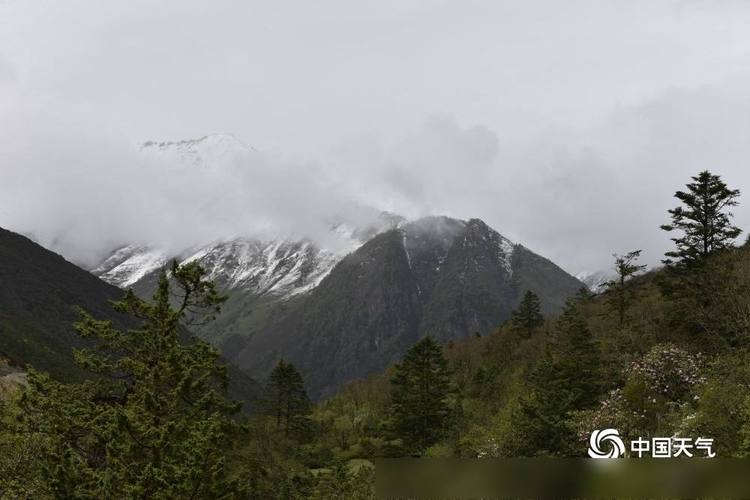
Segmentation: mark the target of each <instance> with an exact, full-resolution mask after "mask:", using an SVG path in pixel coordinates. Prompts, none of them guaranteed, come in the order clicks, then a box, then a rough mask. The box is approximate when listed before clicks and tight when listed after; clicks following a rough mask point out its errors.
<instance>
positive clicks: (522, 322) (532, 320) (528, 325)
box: [511, 290, 544, 337]
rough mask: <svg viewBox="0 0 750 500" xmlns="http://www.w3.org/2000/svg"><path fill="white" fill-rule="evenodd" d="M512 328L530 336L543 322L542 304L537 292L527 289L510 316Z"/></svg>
mask: <svg viewBox="0 0 750 500" xmlns="http://www.w3.org/2000/svg"><path fill="white" fill-rule="evenodd" d="M511 322H512V325H513V328H514V329H516V330H517V331H519V332H521V333H522V334H523V335H524V336H525V337H531V335H532V334H533V333H534V331H535V330H536V329H537V328H539V327H541V326H542V325H543V324H544V316H542V305H541V302H540V301H539V297H538V296H537V294H535V293H534V292H532V291H531V290H528V291H527V292H526V293H525V294H524V296H523V299H522V300H521V303H520V304H519V306H518V309H517V310H516V311H513V314H512V316H511Z"/></svg>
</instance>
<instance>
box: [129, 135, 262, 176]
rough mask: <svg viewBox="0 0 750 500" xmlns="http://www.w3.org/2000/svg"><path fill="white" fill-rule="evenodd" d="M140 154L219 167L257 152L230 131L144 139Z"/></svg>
mask: <svg viewBox="0 0 750 500" xmlns="http://www.w3.org/2000/svg"><path fill="white" fill-rule="evenodd" d="M140 151H141V154H143V155H144V156H145V157H147V158H149V159H151V160H155V161H157V162H176V163H182V164H186V165H192V166H196V167H207V168H210V167H213V166H221V165H225V164H227V163H234V162H242V161H246V160H247V159H248V158H249V157H252V156H253V155H257V153H258V152H257V151H256V150H255V149H254V148H252V147H250V146H248V145H247V144H245V143H243V142H242V141H240V140H239V139H237V138H236V137H235V136H233V135H232V134H211V135H206V136H203V137H200V138H198V139H188V140H183V141H160V142H157V141H146V142H144V143H143V144H142V145H141V148H140Z"/></svg>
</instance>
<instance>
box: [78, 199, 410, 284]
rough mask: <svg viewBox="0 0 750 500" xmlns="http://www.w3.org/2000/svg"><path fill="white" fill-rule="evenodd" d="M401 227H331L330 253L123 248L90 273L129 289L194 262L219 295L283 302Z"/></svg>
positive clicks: (266, 246) (256, 243) (295, 245)
mask: <svg viewBox="0 0 750 500" xmlns="http://www.w3.org/2000/svg"><path fill="white" fill-rule="evenodd" d="M402 222H403V219H402V218H399V217H397V216H395V215H393V214H390V213H383V214H381V216H379V217H378V218H376V219H375V220H374V221H373V222H372V223H371V224H368V225H365V226H362V227H358V228H352V227H349V226H347V225H345V224H337V225H334V226H332V227H331V238H332V239H336V240H337V244H336V245H335V247H336V249H335V250H330V249H326V248H321V247H320V246H318V245H317V244H315V243H314V242H312V241H310V240H309V239H302V240H289V239H284V238H279V239H271V240H261V239H257V238H251V237H243V238H233V239H231V240H228V241H221V242H212V243H209V244H207V245H204V246H201V247H193V248H186V249H184V250H182V251H180V252H177V253H172V254H170V253H169V252H167V251H165V250H162V249H159V248H154V247H148V246H141V245H126V246H123V247H122V248H119V249H117V250H115V251H114V253H112V255H110V256H109V257H107V258H106V259H105V260H104V261H103V262H102V263H101V264H99V265H98V266H97V267H96V268H94V269H92V273H93V274H95V275H96V276H99V277H100V278H102V279H103V280H104V281H107V282H108V283H111V284H113V285H116V286H119V287H120V288H129V287H133V286H136V285H137V284H138V283H139V282H141V281H143V280H145V279H148V278H149V277H152V276H153V275H154V274H155V273H157V272H159V271H160V270H161V269H163V268H164V267H165V266H167V265H168V264H169V262H170V261H171V260H172V259H173V258H176V259H177V260H178V261H180V262H183V263H188V262H193V261H197V262H199V263H200V264H201V266H202V267H203V268H204V269H206V270H207V272H208V277H209V278H210V279H212V280H215V281H216V282H217V283H218V284H219V285H220V286H221V287H222V288H224V289H227V290H237V289H239V290H242V291H243V292H249V293H253V294H255V295H276V296H281V297H285V298H288V297H292V296H294V295H297V294H299V293H304V292H307V291H309V290H311V289H312V288H314V287H315V286H317V285H318V284H319V283H320V281H321V280H322V279H323V278H325V277H326V276H327V275H328V273H329V272H330V271H331V269H332V268H333V266H334V265H336V263H337V262H338V261H339V260H341V259H342V258H343V257H344V256H345V255H347V254H349V253H351V252H353V251H354V250H356V249H357V248H359V247H360V246H361V245H363V244H364V243H365V242H366V241H367V240H369V239H370V238H372V237H373V236H375V235H376V234H378V233H380V232H382V231H386V230H388V229H392V228H395V227H398V225H399V224H401V223H402Z"/></svg>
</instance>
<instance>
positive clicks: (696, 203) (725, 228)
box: [661, 170, 742, 267]
mask: <svg viewBox="0 0 750 500" xmlns="http://www.w3.org/2000/svg"><path fill="white" fill-rule="evenodd" d="M692 180H693V182H690V183H688V184H687V191H677V192H676V193H675V198H677V199H678V200H680V201H681V202H682V205H680V206H678V207H676V208H673V209H672V210H669V213H670V215H671V216H672V222H671V224H664V225H662V226H661V228H662V229H664V230H665V231H669V232H671V231H680V232H681V233H682V236H679V237H676V238H672V241H674V242H675V245H676V246H677V248H676V249H675V250H673V251H670V252H667V253H666V254H665V255H666V257H667V258H666V259H665V260H664V261H663V262H664V263H665V264H666V265H668V266H677V267H689V266H692V265H694V264H698V263H701V262H702V261H703V260H704V259H705V258H706V257H707V256H709V255H710V254H712V253H714V252H716V251H719V250H722V249H724V248H727V247H730V246H732V244H733V242H734V239H735V238H737V236H739V235H740V233H741V232H742V230H741V229H739V228H738V227H736V226H734V225H732V223H731V218H732V216H733V214H732V213H731V212H730V211H729V209H730V208H731V207H734V206H737V204H738V202H737V198H738V197H739V195H740V191H739V189H729V188H728V187H727V185H726V184H725V183H724V182H723V181H722V180H721V178H720V177H719V176H718V175H714V174H712V173H711V172H709V171H708V170H704V171H703V172H701V173H699V174H698V175H697V176H695V177H692Z"/></svg>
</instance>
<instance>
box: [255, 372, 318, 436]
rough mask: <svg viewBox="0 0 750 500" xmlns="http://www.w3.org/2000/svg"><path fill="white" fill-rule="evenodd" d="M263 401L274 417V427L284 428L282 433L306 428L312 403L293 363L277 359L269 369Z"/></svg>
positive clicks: (286, 433) (288, 433)
mask: <svg viewBox="0 0 750 500" xmlns="http://www.w3.org/2000/svg"><path fill="white" fill-rule="evenodd" d="M265 401H266V410H267V412H268V413H269V414H270V415H272V416H273V417H274V418H275V420H276V428H277V429H284V435H286V436H289V435H290V434H291V433H297V434H298V435H299V434H300V433H302V432H303V431H304V430H306V427H307V425H306V424H307V416H308V415H309V414H310V412H311V411H312V405H311V403H310V398H309V397H308V395H307V391H306V390H305V383H304V380H303V379H302V375H300V373H299V372H298V371H297V369H296V368H295V367H294V365H293V364H291V363H287V362H285V361H284V360H283V359H281V360H279V362H278V364H277V365H276V367H275V368H274V369H273V370H272V371H271V375H270V377H269V383H268V387H267V388H266V395H265Z"/></svg>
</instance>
